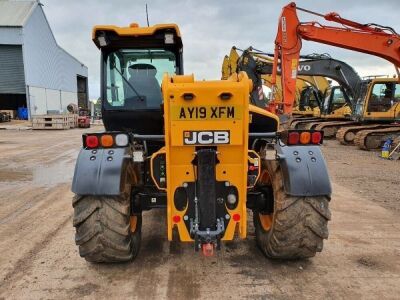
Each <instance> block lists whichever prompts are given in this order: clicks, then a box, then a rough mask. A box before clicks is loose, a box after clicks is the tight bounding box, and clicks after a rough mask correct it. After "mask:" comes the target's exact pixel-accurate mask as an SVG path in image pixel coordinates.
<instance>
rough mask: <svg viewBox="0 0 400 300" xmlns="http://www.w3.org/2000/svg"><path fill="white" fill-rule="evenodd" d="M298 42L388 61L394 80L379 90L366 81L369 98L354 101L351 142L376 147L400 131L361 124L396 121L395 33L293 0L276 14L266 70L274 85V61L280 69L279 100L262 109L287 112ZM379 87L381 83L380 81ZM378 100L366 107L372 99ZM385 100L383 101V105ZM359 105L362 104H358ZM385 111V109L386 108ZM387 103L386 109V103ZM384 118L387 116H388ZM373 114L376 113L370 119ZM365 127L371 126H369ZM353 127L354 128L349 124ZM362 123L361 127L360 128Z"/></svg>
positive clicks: (398, 55) (399, 61)
mask: <svg viewBox="0 0 400 300" xmlns="http://www.w3.org/2000/svg"><path fill="white" fill-rule="evenodd" d="M297 10H300V11H303V12H307V13H310V14H313V15H317V16H319V17H322V18H323V19H325V20H327V21H331V22H334V23H337V24H340V25H341V26H326V25H321V24H320V23H318V22H316V21H312V22H300V21H299V19H298V17H297ZM302 40H309V41H314V42H319V43H323V44H327V45H332V46H335V47H340V48H345V49H349V50H353V51H358V52H362V53H367V54H370V55H374V56H378V57H381V58H383V59H385V60H387V61H389V62H391V63H393V64H394V66H395V69H396V72H397V78H395V79H391V80H387V81H388V84H385V85H384V86H385V87H386V89H385V91H378V92H376V91H375V89H376V88H375V86H376V83H374V82H372V83H371V84H370V85H369V86H368V87H367V95H365V97H364V99H369V100H370V101H371V102H369V103H368V105H366V103H365V102H363V101H364V99H359V102H360V103H361V105H359V103H357V108H358V110H359V111H361V114H362V115H363V117H362V118H357V119H358V120H359V121H360V125H361V126H363V127H362V129H364V130H360V131H358V132H357V133H356V137H355V139H354V142H355V143H356V144H357V145H358V146H359V147H360V148H362V149H373V148H376V147H379V146H380V144H381V142H382V141H383V140H385V139H387V138H388V137H390V135H393V134H394V135H396V134H399V133H400V126H396V124H393V126H385V127H384V128H378V129H376V127H373V128H372V127H371V128H372V129H371V128H370V129H368V128H369V127H368V126H366V125H365V123H371V122H376V121H377V120H378V121H383V122H389V123H390V122H396V121H399V120H400V95H399V94H400V84H399V83H400V81H399V75H400V72H399V67H400V36H399V34H397V33H396V32H395V30H394V29H393V28H391V27H387V26H381V25H378V24H375V23H368V24H361V23H357V22H354V21H351V20H348V19H345V18H342V17H341V16H340V15H339V14H337V13H334V12H332V13H328V14H325V15H323V14H319V13H316V12H313V11H310V10H306V9H303V8H299V7H297V6H296V4H295V3H293V2H292V3H290V4H288V5H287V6H285V7H284V8H283V10H282V13H281V15H280V18H279V24H278V32H277V36H276V39H275V54H274V63H273V73H272V79H271V81H272V84H276V76H277V70H278V64H280V65H281V69H282V77H281V78H282V87H283V88H282V90H283V102H282V103H277V102H274V101H272V102H270V104H269V107H268V110H270V111H273V112H282V113H283V114H285V115H290V114H291V113H292V107H293V105H292V104H293V102H294V99H295V92H296V78H297V70H298V64H299V57H300V50H301V46H302ZM381 85H382V84H381ZM373 101H375V102H379V103H377V104H376V105H372V102H373ZM386 102H387V103H386ZM363 104H364V105H363ZM385 105H386V106H387V109H386V106H385ZM371 106H375V107H378V106H379V107H384V106H385V111H383V110H379V111H374V112H370V111H367V109H369V108H370V107H371ZM389 106H390V107H389ZM383 113H384V114H385V117H386V116H388V115H389V118H385V117H383V116H382V115H383ZM375 116H376V117H375ZM371 126H374V124H373V125H371ZM353 127H356V126H353ZM366 127H367V128H366Z"/></svg>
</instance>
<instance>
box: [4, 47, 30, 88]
mask: <svg viewBox="0 0 400 300" xmlns="http://www.w3.org/2000/svg"><path fill="white" fill-rule="evenodd" d="M25 93H26V90H25V76H24V64H23V58H22V47H21V46H16V45H0V94H25Z"/></svg>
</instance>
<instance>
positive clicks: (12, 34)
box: [0, 27, 22, 45]
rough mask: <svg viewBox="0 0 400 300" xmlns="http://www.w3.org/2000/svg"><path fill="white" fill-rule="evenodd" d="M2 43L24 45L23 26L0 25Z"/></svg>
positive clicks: (0, 40)
mask: <svg viewBox="0 0 400 300" xmlns="http://www.w3.org/2000/svg"><path fill="white" fill-rule="evenodd" d="M0 44H1V45H22V28H20V27H0Z"/></svg>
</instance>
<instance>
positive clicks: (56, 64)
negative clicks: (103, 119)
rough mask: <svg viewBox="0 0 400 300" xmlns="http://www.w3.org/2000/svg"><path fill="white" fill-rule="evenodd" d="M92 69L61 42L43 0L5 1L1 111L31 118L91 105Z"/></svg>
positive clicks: (1, 3) (0, 31) (0, 24)
mask: <svg viewBox="0 0 400 300" xmlns="http://www.w3.org/2000/svg"><path fill="white" fill-rule="evenodd" d="M87 77H88V69H87V67H86V66H85V65H84V64H82V63H81V62H80V61H78V60H77V59H76V58H75V57H73V56H71V55H70V54H68V53H67V52H66V51H65V50H64V49H62V48H61V47H60V46H59V45H58V44H57V42H56V39H55V37H54V35H53V32H52V31H51V28H50V25H49V23H48V21H47V18H46V16H45V14H44V11H43V8H42V4H41V3H40V2H39V1H8V0H7V1H5V0H0V110H17V108H18V107H27V108H28V112H29V116H34V115H43V114H52V113H64V112H66V107H67V105H68V104H69V103H76V104H78V105H79V106H81V107H87V104H88V92H87V91H88V84H87Z"/></svg>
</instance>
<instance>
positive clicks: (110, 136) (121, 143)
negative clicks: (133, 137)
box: [82, 132, 129, 149]
mask: <svg viewBox="0 0 400 300" xmlns="http://www.w3.org/2000/svg"><path fill="white" fill-rule="evenodd" d="M82 139H83V147H84V148H86V149H94V148H111V147H126V146H128V144H129V136H128V135H127V134H126V133H115V132H104V133H93V134H84V135H83V136H82Z"/></svg>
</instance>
